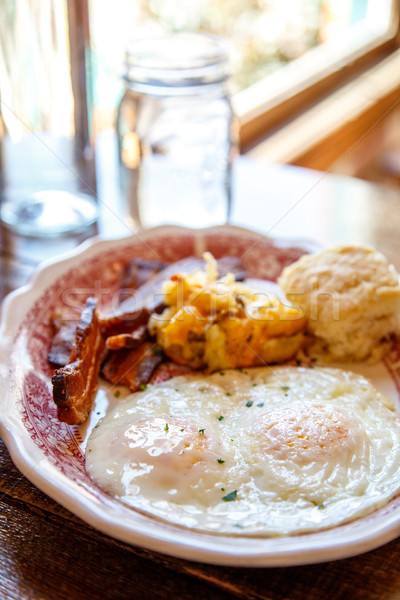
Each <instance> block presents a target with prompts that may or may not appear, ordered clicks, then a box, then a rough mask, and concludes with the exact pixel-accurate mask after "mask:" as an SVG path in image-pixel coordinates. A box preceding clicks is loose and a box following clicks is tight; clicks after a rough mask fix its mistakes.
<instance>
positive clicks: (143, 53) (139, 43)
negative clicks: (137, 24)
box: [124, 33, 227, 88]
mask: <svg viewBox="0 0 400 600" xmlns="http://www.w3.org/2000/svg"><path fill="white" fill-rule="evenodd" d="M226 63H227V53H226V44H225V42H224V40H223V39H222V38H219V37H218V36H214V35H208V34H202V33H174V34H168V35H163V36H160V37H153V38H142V39H136V40H133V41H132V42H130V43H129V45H128V46H127V48H126V52H125V74H124V78H125V80H126V81H127V83H128V84H129V85H130V87H133V88H135V87H139V88H140V87H141V86H153V87H157V86H161V87H168V88H174V87H176V88H182V87H191V86H201V85H208V84H212V83H219V82H222V81H224V80H225V79H227V68H226Z"/></svg>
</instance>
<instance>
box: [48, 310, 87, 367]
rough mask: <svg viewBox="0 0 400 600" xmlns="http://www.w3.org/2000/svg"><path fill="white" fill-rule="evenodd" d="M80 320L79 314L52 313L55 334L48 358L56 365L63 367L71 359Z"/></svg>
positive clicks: (52, 326)
mask: <svg viewBox="0 0 400 600" xmlns="http://www.w3.org/2000/svg"><path fill="white" fill-rule="evenodd" d="M78 321H79V315H71V314H68V315H66V314H65V315H63V314H61V313H54V314H53V315H51V317H50V323H49V324H50V327H51V329H52V332H53V336H52V339H51V345H50V348H49V352H48V354H47V358H48V360H49V362H51V364H52V365H54V366H55V367H63V366H64V365H66V364H67V362H68V361H69V357H70V356H71V351H72V346H73V345H74V341H75V331H76V325H77V323H78Z"/></svg>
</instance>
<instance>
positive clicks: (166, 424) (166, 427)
mask: <svg viewBox="0 0 400 600" xmlns="http://www.w3.org/2000/svg"><path fill="white" fill-rule="evenodd" d="M168 429H169V427H168V423H165V427H164V431H168Z"/></svg>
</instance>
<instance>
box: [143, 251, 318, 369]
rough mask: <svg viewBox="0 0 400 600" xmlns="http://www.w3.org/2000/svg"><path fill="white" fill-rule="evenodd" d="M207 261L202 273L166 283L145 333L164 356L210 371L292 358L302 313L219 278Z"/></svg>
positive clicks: (299, 339) (230, 279)
mask: <svg viewBox="0 0 400 600" xmlns="http://www.w3.org/2000/svg"><path fill="white" fill-rule="evenodd" d="M205 258H206V260H207V266H206V269H205V270H199V271H197V272H195V273H192V274H188V275H182V274H177V275H175V276H174V277H172V278H171V279H170V280H169V281H167V282H166V283H165V284H164V288H163V291H164V303H165V304H166V305H167V308H166V309H165V310H164V311H163V313H162V314H161V315H157V314H154V315H153V316H152V318H151V320H150V323H149V330H150V333H151V334H153V335H156V336H157V342H158V343H159V344H160V345H161V347H162V349H163V351H164V352H165V354H166V355H167V356H169V357H170V358H171V359H172V360H174V361H175V362H176V363H178V364H185V365H189V366H191V367H193V368H195V369H204V368H206V369H208V370H209V371H211V372H213V371H216V370H218V369H227V368H234V367H238V366H241V367H250V366H258V365H263V364H266V363H278V362H283V361H285V360H288V359H290V358H292V357H293V356H294V355H295V353H296V352H297V351H298V350H299V348H300V347H301V346H302V344H303V341H304V335H303V333H304V330H305V326H306V319H305V318H304V316H303V314H302V312H301V311H300V310H299V309H296V308H293V307H292V306H289V305H284V304H283V303H282V302H280V300H278V299H277V298H276V297H274V296H271V295H268V296H267V295H266V294H265V293H258V292H256V291H255V290H253V289H251V288H250V287H249V286H248V285H246V284H245V283H240V282H236V281H235V279H234V277H233V275H231V274H228V275H227V276H226V277H223V278H221V279H218V277H217V270H216V262H215V260H214V259H213V257H212V256H211V255H210V254H208V253H206V254H205Z"/></svg>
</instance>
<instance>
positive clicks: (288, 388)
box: [281, 385, 290, 392]
mask: <svg viewBox="0 0 400 600" xmlns="http://www.w3.org/2000/svg"><path fill="white" fill-rule="evenodd" d="M281 390H282V391H283V392H287V391H288V390H290V387H289V386H288V385H283V386H282V387H281Z"/></svg>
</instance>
